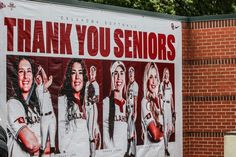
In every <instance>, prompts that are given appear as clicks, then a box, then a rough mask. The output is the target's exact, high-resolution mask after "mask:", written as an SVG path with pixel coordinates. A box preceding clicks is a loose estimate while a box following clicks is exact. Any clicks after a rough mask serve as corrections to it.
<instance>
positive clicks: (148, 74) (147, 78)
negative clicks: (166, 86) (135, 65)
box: [143, 62, 160, 98]
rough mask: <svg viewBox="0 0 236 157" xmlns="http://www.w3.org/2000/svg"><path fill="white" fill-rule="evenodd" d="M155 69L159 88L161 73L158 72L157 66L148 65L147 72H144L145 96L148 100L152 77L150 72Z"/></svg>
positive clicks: (153, 64) (151, 63)
mask: <svg viewBox="0 0 236 157" xmlns="http://www.w3.org/2000/svg"><path fill="white" fill-rule="evenodd" d="M153 68H154V69H155V70H156V73H157V85H158V87H159V85H160V76H159V71H158V68H157V65H156V64H155V63H153V62H150V63H148V64H147V65H146V67H145V70H144V76H143V94H144V98H146V97H147V94H148V81H149V77H150V70H151V69H153ZM157 92H158V91H157ZM156 94H157V93H156Z"/></svg>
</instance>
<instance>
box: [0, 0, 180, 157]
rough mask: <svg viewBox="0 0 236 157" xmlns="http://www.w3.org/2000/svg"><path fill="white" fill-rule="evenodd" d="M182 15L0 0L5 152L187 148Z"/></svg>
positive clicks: (78, 154) (19, 156)
mask: <svg viewBox="0 0 236 157" xmlns="http://www.w3.org/2000/svg"><path fill="white" fill-rule="evenodd" d="M181 29H182V28H181V22H179V21H175V20H167V19H162V18H157V17H149V16H141V15H135V14H127V13H121V12H117V11H107V10H101V9H96V8H85V7H84V8H83V7H71V6H67V5H58V4H48V3H40V2H32V1H20V0H15V1H8V0H0V65H1V66H0V70H1V73H0V78H1V81H0V97H1V99H0V106H1V108H0V109H1V119H2V120H3V121H4V124H5V125H4V127H5V128H6V130H7V133H8V149H9V157H30V156H35V157H36V156H37V157H38V156H39V157H41V156H58V157H72V156H73V157H90V156H91V157H134V156H136V157H165V156H172V157H182V156H183V155H182V154H183V153H182V37H181Z"/></svg>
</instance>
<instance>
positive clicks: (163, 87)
mask: <svg viewBox="0 0 236 157" xmlns="http://www.w3.org/2000/svg"><path fill="white" fill-rule="evenodd" d="M166 71H168V72H169V75H170V70H169V69H168V68H166V67H165V68H164V70H163V77H162V82H163V86H162V89H160V90H162V93H163V94H165V92H164V90H165V88H166V86H167V85H168V83H166V82H165V81H164V80H165V75H166V74H165V73H166ZM169 83H170V78H169Z"/></svg>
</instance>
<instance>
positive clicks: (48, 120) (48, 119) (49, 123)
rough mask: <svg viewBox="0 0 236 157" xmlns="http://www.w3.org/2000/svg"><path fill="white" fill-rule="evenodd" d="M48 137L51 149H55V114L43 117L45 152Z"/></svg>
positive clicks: (42, 142) (42, 141)
mask: <svg viewBox="0 0 236 157" xmlns="http://www.w3.org/2000/svg"><path fill="white" fill-rule="evenodd" d="M48 136H49V138H50V147H54V148H55V136H56V118H55V115H54V113H52V114H50V115H47V116H45V115H43V116H41V148H40V149H41V150H45V148H46V144H47V138H48Z"/></svg>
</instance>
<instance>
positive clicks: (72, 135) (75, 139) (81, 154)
mask: <svg viewBox="0 0 236 157" xmlns="http://www.w3.org/2000/svg"><path fill="white" fill-rule="evenodd" d="M86 82H87V75H86V67H85V64H84V62H83V61H82V60H80V59H71V60H70V61H69V63H68V66H67V70H66V74H65V78H64V82H63V85H62V88H61V90H60V96H59V98H58V139H59V151H60V153H62V154H65V155H69V156H71V155H72V156H76V157H89V156H90V142H89V132H88V127H87V118H86V111H85V104H84V95H85V83H86Z"/></svg>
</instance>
